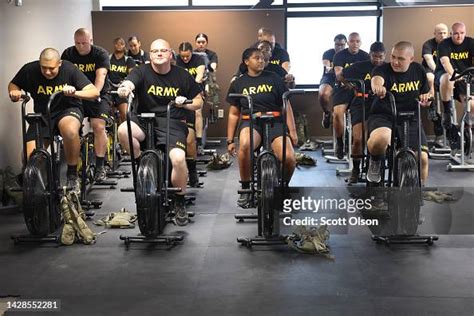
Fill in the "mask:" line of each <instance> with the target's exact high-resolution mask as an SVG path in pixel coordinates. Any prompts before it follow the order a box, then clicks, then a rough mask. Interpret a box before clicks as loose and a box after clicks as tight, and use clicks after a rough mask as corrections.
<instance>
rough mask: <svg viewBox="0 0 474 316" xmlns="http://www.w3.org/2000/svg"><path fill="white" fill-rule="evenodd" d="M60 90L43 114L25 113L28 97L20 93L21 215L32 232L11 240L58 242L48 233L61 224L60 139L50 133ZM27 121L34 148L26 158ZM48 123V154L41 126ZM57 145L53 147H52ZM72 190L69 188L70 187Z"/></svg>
mask: <svg viewBox="0 0 474 316" xmlns="http://www.w3.org/2000/svg"><path fill="white" fill-rule="evenodd" d="M60 94H62V91H57V92H54V93H53V94H52V95H51V96H50V98H49V101H48V104H47V108H46V114H42V113H26V105H27V103H28V101H29V100H30V96H28V95H22V96H21V98H22V99H23V102H22V105H21V115H22V132H23V162H24V167H23V189H22V190H23V216H24V219H25V223H26V227H27V229H28V231H29V232H30V234H31V235H20V236H12V237H11V238H12V239H13V241H14V243H15V244H17V243H20V242H58V240H59V237H58V236H56V235H51V234H52V233H54V232H56V231H57V229H58V228H59V226H60V225H61V211H60V209H59V201H60V194H61V192H62V191H61V188H60V180H59V153H57V152H56V150H55V147H57V148H59V146H60V143H59V138H57V137H56V138H55V137H54V135H53V127H52V126H51V124H50V122H51V104H52V102H53V100H55V98H56V97H57V96H58V95H60ZM26 123H28V124H30V125H31V126H32V128H33V130H34V131H35V149H34V150H33V152H32V153H31V155H30V157H29V159H28V157H27V150H26V143H27V140H26ZM42 124H45V125H46V126H48V135H49V139H50V141H51V146H50V148H51V149H50V151H51V153H49V152H48V151H47V150H46V149H45V146H44V145H45V143H44V139H43V135H41V125H42ZM55 145H56V146H55ZM69 189H71V188H69Z"/></svg>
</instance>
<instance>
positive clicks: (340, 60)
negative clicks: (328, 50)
mask: <svg viewBox="0 0 474 316" xmlns="http://www.w3.org/2000/svg"><path fill="white" fill-rule="evenodd" d="M369 59H370V56H369V54H367V53H366V52H365V51H363V50H362V49H359V51H358V52H357V53H356V54H351V53H350V52H349V48H345V49H343V50H341V51H340V52H337V53H336V54H335V55H334V58H333V65H334V67H342V68H346V67H348V66H350V65H352V64H353V63H356V62H358V61H364V60H369Z"/></svg>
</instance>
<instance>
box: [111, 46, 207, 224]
mask: <svg viewBox="0 0 474 316" xmlns="http://www.w3.org/2000/svg"><path fill="white" fill-rule="evenodd" d="M171 60H172V52H171V47H170V44H169V43H168V42H167V41H165V40H163V39H157V40H155V41H154V42H153V43H152V44H151V48H150V61H151V62H150V63H149V64H144V65H142V66H140V67H138V68H136V69H134V70H133V71H132V72H131V73H130V74H129V75H128V76H127V77H126V78H125V80H124V81H123V82H122V84H121V85H120V88H119V89H118V93H119V95H120V96H121V97H127V96H128V95H129V94H130V93H131V92H132V91H135V94H136V95H137V97H138V107H137V109H136V112H137V113H155V114H156V125H155V135H156V139H157V145H164V144H165V141H166V125H167V122H166V106H167V104H168V103H169V102H170V101H172V100H175V102H176V104H175V105H174V106H173V107H172V108H171V114H170V121H169V126H170V148H169V158H170V160H171V165H172V172H171V183H172V185H173V186H174V187H179V188H181V192H179V193H176V198H175V205H174V211H175V214H176V217H175V220H176V223H177V224H178V225H186V224H187V223H188V215H187V212H186V208H185V205H184V193H185V191H186V183H187V178H188V169H187V167H186V137H187V134H188V128H187V127H186V110H191V111H196V110H199V109H201V107H202V103H203V100H202V98H201V93H200V92H201V89H200V87H199V85H198V84H197V83H196V82H195V81H194V78H193V77H192V76H191V75H190V74H189V73H188V72H187V71H186V70H185V69H182V68H180V67H177V66H174V65H172V64H171ZM186 99H192V100H193V102H192V103H191V104H184V101H185V100H186ZM118 133H119V139H120V143H121V144H122V146H123V147H124V148H125V150H127V151H130V148H129V144H128V132H127V125H126V122H124V123H122V124H121V125H120V127H119V130H118ZM145 136H146V135H145V126H144V124H143V122H141V121H140V120H139V119H138V118H137V116H132V139H133V146H134V148H133V150H134V154H135V157H136V158H137V159H140V154H141V151H140V142H143V141H144V140H145Z"/></svg>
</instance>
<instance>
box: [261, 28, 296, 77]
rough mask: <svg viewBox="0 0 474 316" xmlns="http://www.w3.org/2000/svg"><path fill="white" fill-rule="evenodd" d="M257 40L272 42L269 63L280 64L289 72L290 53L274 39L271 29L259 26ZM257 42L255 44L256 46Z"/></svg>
mask: <svg viewBox="0 0 474 316" xmlns="http://www.w3.org/2000/svg"><path fill="white" fill-rule="evenodd" d="M258 39H259V42H261V41H268V42H270V43H271V44H272V48H273V51H272V57H271V58H270V63H272V64H276V65H278V66H281V67H282V68H283V69H285V70H286V72H290V68H291V65H290V55H289V54H288V52H287V51H286V50H285V49H283V48H282V47H281V46H280V44H278V43H276V41H275V34H274V33H273V31H272V30H270V29H266V28H261V29H260V30H259V33H258ZM257 45H258V43H256V44H255V46H257Z"/></svg>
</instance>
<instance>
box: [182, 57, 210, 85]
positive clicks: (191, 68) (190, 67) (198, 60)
mask: <svg viewBox="0 0 474 316" xmlns="http://www.w3.org/2000/svg"><path fill="white" fill-rule="evenodd" d="M176 65H177V66H179V67H181V68H184V69H186V70H187V71H188V72H189V74H190V75H191V76H193V78H195V79H196V76H197V68H198V67H199V66H205V65H206V64H205V63H204V59H203V58H202V57H201V56H199V55H197V54H192V55H191V59H190V60H189V62H188V63H185V62H184V61H183V60H182V59H181V56H179V55H178V56H177V57H176Z"/></svg>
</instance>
